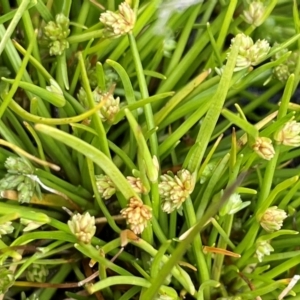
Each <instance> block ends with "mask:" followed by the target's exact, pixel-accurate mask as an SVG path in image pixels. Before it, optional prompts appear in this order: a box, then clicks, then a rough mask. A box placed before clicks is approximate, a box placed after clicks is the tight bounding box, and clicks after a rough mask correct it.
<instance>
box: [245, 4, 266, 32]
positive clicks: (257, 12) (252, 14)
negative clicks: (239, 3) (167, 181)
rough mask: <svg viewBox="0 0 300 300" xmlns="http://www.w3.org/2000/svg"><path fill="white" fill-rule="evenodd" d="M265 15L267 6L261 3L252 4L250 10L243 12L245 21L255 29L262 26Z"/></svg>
mask: <svg viewBox="0 0 300 300" xmlns="http://www.w3.org/2000/svg"><path fill="white" fill-rule="evenodd" d="M264 13H265V6H264V5H263V3H261V2H260V1H253V2H251V3H250V5H249V7H248V9H247V10H244V11H243V15H244V19H245V21H246V22H247V23H248V24H251V25H254V26H255V27H258V26H259V25H261V24H262V22H263V18H262V17H263V15H264Z"/></svg>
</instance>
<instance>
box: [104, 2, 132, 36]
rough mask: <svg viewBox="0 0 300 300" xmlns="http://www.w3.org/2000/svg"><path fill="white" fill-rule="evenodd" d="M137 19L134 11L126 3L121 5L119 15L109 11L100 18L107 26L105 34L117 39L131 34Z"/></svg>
mask: <svg viewBox="0 0 300 300" xmlns="http://www.w3.org/2000/svg"><path fill="white" fill-rule="evenodd" d="M135 19H136V18H135V13H134V11H133V10H132V8H131V7H130V6H129V4H128V3H126V2H123V3H121V4H120V5H119V12H118V13H115V12H112V11H109V10H108V11H106V12H104V13H102V14H101V16H100V21H101V22H102V23H103V24H104V26H105V32H104V34H105V35H106V36H109V37H115V38H116V37H120V36H122V35H124V34H127V33H129V32H131V31H132V29H133V27H134V24H135Z"/></svg>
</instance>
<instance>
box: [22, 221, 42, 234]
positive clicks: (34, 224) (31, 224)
mask: <svg viewBox="0 0 300 300" xmlns="http://www.w3.org/2000/svg"><path fill="white" fill-rule="evenodd" d="M20 223H21V224H22V225H24V226H25V227H24V229H23V231H24V232H27V231H31V230H35V229H37V228H39V227H41V226H42V225H44V224H45V223H41V222H36V221H32V220H28V219H24V218H21V219H20Z"/></svg>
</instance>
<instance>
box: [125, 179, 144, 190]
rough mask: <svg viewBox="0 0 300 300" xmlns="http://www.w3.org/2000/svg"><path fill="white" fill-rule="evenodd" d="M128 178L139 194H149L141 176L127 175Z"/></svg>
mask: <svg viewBox="0 0 300 300" xmlns="http://www.w3.org/2000/svg"><path fill="white" fill-rule="evenodd" d="M126 178H127V181H128V182H129V184H130V185H131V186H132V188H133V189H134V191H135V192H136V193H137V194H147V189H146V187H145V186H144V185H143V183H142V181H141V178H139V177H133V176H127V177H126Z"/></svg>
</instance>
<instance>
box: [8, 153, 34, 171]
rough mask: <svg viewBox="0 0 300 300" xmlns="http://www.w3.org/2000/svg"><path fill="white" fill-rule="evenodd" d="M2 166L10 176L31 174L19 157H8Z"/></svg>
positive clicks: (27, 166)
mask: <svg viewBox="0 0 300 300" xmlns="http://www.w3.org/2000/svg"><path fill="white" fill-rule="evenodd" d="M4 166H5V168H6V169H7V172H8V173H10V174H32V169H31V167H30V166H29V165H28V164H27V163H26V162H25V161H24V160H23V159H22V158H21V157H13V156H10V157H8V158H7V159H6V161H5V163H4Z"/></svg>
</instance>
